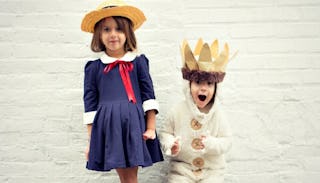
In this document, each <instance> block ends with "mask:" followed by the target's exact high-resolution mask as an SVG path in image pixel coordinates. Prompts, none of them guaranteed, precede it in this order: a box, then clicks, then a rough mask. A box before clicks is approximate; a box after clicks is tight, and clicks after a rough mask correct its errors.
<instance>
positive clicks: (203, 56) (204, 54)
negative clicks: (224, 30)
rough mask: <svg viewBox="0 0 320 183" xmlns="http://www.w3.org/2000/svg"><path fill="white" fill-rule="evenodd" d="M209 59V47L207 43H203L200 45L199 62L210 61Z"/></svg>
mask: <svg viewBox="0 0 320 183" xmlns="http://www.w3.org/2000/svg"><path fill="white" fill-rule="evenodd" d="M211 61H212V58H211V51H210V47H209V45H208V43H205V44H204V45H203V46H202V49H201V52H200V55H199V62H211Z"/></svg>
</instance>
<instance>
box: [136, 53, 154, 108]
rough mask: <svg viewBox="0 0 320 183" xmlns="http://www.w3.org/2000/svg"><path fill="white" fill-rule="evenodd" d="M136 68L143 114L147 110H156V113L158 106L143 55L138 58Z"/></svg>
mask: <svg viewBox="0 0 320 183" xmlns="http://www.w3.org/2000/svg"><path fill="white" fill-rule="evenodd" d="M137 66H138V79H139V87H140V92H141V99H142V102H143V104H142V106H143V110H144V111H145V112H146V111H148V110H156V112H157V113H158V111H159V104H158V102H157V101H156V99H155V94H154V89H153V83H152V79H151V76H150V73H149V60H148V59H147V57H145V55H141V56H140V60H139V63H138V64H137Z"/></svg>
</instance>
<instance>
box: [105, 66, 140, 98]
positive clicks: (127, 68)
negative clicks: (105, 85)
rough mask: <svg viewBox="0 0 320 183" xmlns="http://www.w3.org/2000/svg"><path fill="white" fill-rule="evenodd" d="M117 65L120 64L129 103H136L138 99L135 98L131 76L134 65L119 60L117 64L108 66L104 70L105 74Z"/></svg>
mask: <svg viewBox="0 0 320 183" xmlns="http://www.w3.org/2000/svg"><path fill="white" fill-rule="evenodd" d="M117 64H119V72H120V75H121V79H122V82H123V85H124V87H125V89H126V92H127V95H128V99H129V101H132V102H133V103H136V102H137V100H136V97H135V96H134V92H133V89H132V84H131V80H130V75H129V72H130V71H132V70H133V64H132V62H125V61H122V60H117V61H115V62H112V63H111V64H109V65H107V66H106V67H105V68H104V69H103V72H104V73H105V74H106V73H108V72H109V71H110V70H112V69H113V68H114V67H115V66H116V65H117Z"/></svg>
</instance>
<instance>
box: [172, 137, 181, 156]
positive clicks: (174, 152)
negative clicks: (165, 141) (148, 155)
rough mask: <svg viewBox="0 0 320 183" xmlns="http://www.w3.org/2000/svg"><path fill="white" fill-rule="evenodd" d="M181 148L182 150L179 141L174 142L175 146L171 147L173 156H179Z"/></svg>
mask: <svg viewBox="0 0 320 183" xmlns="http://www.w3.org/2000/svg"><path fill="white" fill-rule="evenodd" d="M179 148H180V146H179V141H178V140H176V141H174V144H173V146H172V147H171V155H176V154H178V153H179Z"/></svg>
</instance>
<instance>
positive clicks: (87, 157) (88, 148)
mask: <svg viewBox="0 0 320 183" xmlns="http://www.w3.org/2000/svg"><path fill="white" fill-rule="evenodd" d="M87 129H88V146H87V147H86V151H85V154H86V159H87V161H88V160H89V152H90V138H91V130H92V124H88V125H87Z"/></svg>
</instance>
